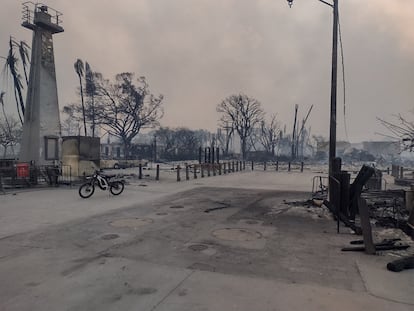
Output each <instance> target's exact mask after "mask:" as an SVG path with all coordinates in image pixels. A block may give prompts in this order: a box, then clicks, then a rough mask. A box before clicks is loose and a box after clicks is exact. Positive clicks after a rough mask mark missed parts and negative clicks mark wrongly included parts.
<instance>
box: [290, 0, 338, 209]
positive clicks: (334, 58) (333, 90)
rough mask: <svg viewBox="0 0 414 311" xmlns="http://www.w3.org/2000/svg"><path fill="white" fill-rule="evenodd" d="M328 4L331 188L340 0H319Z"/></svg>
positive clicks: (330, 180) (334, 138)
mask: <svg viewBox="0 0 414 311" xmlns="http://www.w3.org/2000/svg"><path fill="white" fill-rule="evenodd" d="M318 1H320V2H322V3H324V4H326V5H329V6H330V7H331V8H332V9H333V33H332V72H331V113H330V124H329V186H330V187H329V189H332V188H333V187H331V185H332V183H333V180H332V179H333V174H334V173H336V172H334V167H333V161H334V158H335V154H336V152H335V149H336V89H337V87H336V85H337V82H336V81H337V59H338V17H339V14H338V1H339V0H332V1H333V3H329V2H327V1H324V0H318ZM287 2H288V5H289V7H292V4H293V0H287ZM329 194H330V198H329V201H331V202H332V197H331V195H332V191H329Z"/></svg>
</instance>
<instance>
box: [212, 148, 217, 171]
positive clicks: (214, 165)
mask: <svg viewBox="0 0 414 311" xmlns="http://www.w3.org/2000/svg"><path fill="white" fill-rule="evenodd" d="M213 154H214V153H213ZM212 164H213V176H216V164H215V163H214V162H213V163H212Z"/></svg>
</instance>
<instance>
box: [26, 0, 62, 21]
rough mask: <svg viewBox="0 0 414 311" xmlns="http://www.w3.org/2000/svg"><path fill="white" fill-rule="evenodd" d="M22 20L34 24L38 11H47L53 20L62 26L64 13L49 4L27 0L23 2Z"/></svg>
mask: <svg viewBox="0 0 414 311" xmlns="http://www.w3.org/2000/svg"><path fill="white" fill-rule="evenodd" d="M22 6H23V8H22V22H23V24H30V25H34V16H35V13H37V12H45V13H47V14H49V15H50V18H51V22H52V23H53V24H55V25H57V26H60V25H61V24H62V23H63V21H62V15H63V14H62V13H61V12H59V11H57V10H55V9H53V8H51V7H49V6H47V5H46V4H43V3H38V2H36V3H34V2H32V1H26V2H24V3H23V4H22Z"/></svg>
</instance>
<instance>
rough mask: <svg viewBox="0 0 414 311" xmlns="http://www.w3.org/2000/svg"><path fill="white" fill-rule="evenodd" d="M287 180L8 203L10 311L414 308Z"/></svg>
mask: <svg viewBox="0 0 414 311" xmlns="http://www.w3.org/2000/svg"><path fill="white" fill-rule="evenodd" d="M277 178H279V179H280V180H278V179H277ZM277 178H275V176H274V175H270V174H267V173H265V172H260V173H259V172H255V173H250V174H247V173H241V174H239V175H236V174H235V175H233V176H232V177H225V178H221V177H216V178H210V179H204V180H203V181H200V180H198V181H194V182H193V184H191V183H186V184H184V183H183V184H179V185H178V184H171V185H170V186H165V185H162V184H151V183H149V184H147V186H146V187H143V186H142V185H141V186H139V184H131V185H129V186H128V189H127V191H126V193H125V196H123V197H122V198H121V197H120V198H119V200H118V201H117V200H116V199H115V198H114V197H108V196H107V194H105V193H101V194H97V195H96V196H95V195H94V197H93V198H91V199H90V200H81V199H78V198H77V196H76V189H75V190H70V189H59V190H46V191H45V190H42V191H34V192H24V193H18V194H17V195H16V196H12V195H7V196H5V197H4V196H3V197H0V200H1V202H2V206H1V210H2V212H4V213H2V216H1V217H2V218H1V223H2V226H3V225H6V229H3V231H2V234H3V237H2V238H0V250H1V253H0V277H1V279H2V280H7V282H4V281H3V282H1V284H0V310H19V311H20V310H148V311H150V310H157V311H159V310H170V311H171V310H172V311H174V310H177V311H178V310H180V311H182V310H304V309H305V310H333V309H335V310H347V311H349V310H371V309H372V310H412V307H413V306H412V304H414V302H413V301H412V299H411V300H410V289H409V288H408V289H407V286H409V285H410V281H411V282H412V280H413V278H412V276H413V275H412V274H409V273H410V271H404V273H402V274H400V275H399V276H398V277H396V276H395V274H392V273H391V272H388V271H386V270H385V269H384V267H385V266H384V263H386V261H387V260H388V259H387V258H386V256H382V257H376V258H375V260H372V258H373V257H370V256H366V255H363V254H351V253H341V252H340V248H341V247H342V246H343V245H345V244H347V243H348V242H349V241H350V240H352V239H355V236H352V235H350V234H349V233H342V234H339V235H338V234H336V233H335V229H336V228H335V224H334V223H333V221H332V219H331V218H330V216H329V214H328V213H327V212H326V210H325V209H321V208H313V207H312V208H309V207H306V206H304V205H303V204H301V203H300V202H302V201H304V200H306V199H308V198H309V193H308V192H303V190H306V189H309V184H310V180H311V179H310V178H307V177H306V178H305V175H301V176H297V175H292V174H285V176H283V175H279V176H278V177H277ZM298 179H299V180H301V181H302V182H301V181H298ZM289 182H294V183H295V188H296V189H298V190H302V191H288V190H287V188H288V183H289ZM229 185H231V186H232V187H229ZM278 188H279V189H278ZM290 188H292V185H291V187H290ZM17 199H19V200H20V203H19V204H18V203H13V204H15V205H11V203H9V202H14V201H15V200H17ZM56 202H59V204H56ZM287 202H289V203H290V204H286V203H287ZM295 202H296V203H295ZM298 202H299V203H298ZM4 203H7V206H6V204H4ZM42 204H43V205H42ZM26 205H28V206H26ZM30 205H31V206H32V209H30ZM79 205H81V206H80V207H79ZM5 206H6V207H5ZM13 208H15V209H18V210H13ZM19 208H20V209H19ZM71 208H73V210H71ZM27 211H30V212H31V214H30V216H31V217H33V219H34V221H33V223H34V225H31V224H30V218H29V217H27V215H26V212H27ZM3 217H4V218H3ZM42 218H43V219H44V220H45V223H41V222H40V220H41V219H42ZM7 222H16V223H15V224H12V223H11V224H10V225H9V226H7ZM342 232H347V231H346V230H345V228H343V229H342ZM405 272H408V273H405ZM376 283H380V284H382V287H381V288H378V286H375V284H376ZM411 288H413V287H411ZM411 293H412V292H411ZM411 297H412V295H411ZM410 303H411V305H410Z"/></svg>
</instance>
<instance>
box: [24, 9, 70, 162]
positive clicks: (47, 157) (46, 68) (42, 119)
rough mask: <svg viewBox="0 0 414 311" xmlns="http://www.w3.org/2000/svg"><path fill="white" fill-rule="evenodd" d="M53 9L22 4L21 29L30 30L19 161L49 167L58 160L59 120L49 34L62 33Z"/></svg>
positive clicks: (53, 62)
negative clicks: (30, 51) (27, 83)
mask: <svg viewBox="0 0 414 311" xmlns="http://www.w3.org/2000/svg"><path fill="white" fill-rule="evenodd" d="M61 15H62V14H61V13H59V12H58V11H56V10H53V9H51V8H48V7H47V6H46V5H43V4H39V3H36V4H35V3H32V2H26V3H24V4H23V23H22V26H23V27H25V28H28V29H30V30H32V31H33V40H32V57H31V65H30V76H29V87H28V90H27V97H26V106H25V114H24V124H23V137H22V142H21V152H20V157H19V160H20V161H21V162H34V163H35V164H36V165H52V164H55V163H56V161H57V160H59V158H60V149H61V147H60V138H61V128H60V118H59V104H58V95H57V85H56V72H55V60H54V55H53V39H52V35H53V34H55V33H60V32H63V28H62V27H61V26H60V25H59V24H61V20H60V16H61Z"/></svg>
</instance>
